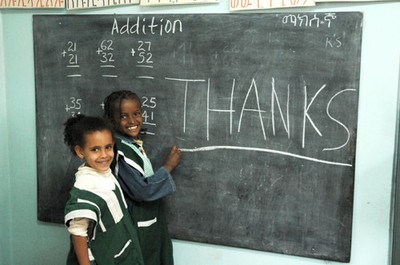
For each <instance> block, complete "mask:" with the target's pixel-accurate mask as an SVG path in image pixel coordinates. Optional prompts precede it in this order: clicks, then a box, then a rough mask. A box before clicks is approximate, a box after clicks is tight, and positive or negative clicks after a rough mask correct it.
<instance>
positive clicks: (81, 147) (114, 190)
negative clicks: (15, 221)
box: [64, 115, 144, 265]
mask: <svg viewBox="0 0 400 265" xmlns="http://www.w3.org/2000/svg"><path fill="white" fill-rule="evenodd" d="M64 125H65V130H64V141H65V143H66V144H67V145H68V147H69V148H70V150H71V152H72V153H73V154H74V155H77V156H78V157H79V158H81V159H82V160H83V161H84V164H83V165H82V166H80V167H79V169H78V171H77V173H76V174H75V176H76V180H75V183H74V186H73V188H72V189H71V192H70V195H71V196H70V199H69V200H68V202H67V204H66V207H65V224H66V226H67V228H68V231H69V232H70V234H71V243H72V244H71V249H70V252H69V254H68V259H67V264H68V265H70V264H71V265H72V264H79V265H88V264H91V265H94V264H96V265H114V264H115V265H117V264H123V265H144V261H143V257H142V253H141V250H140V246H139V242H138V236H137V231H136V228H135V226H134V225H133V222H132V220H131V218H130V215H129V213H128V211H127V204H126V201H125V199H124V196H123V193H122V190H121V187H120V185H119V183H118V181H117V180H116V179H115V177H114V176H113V174H112V173H111V169H110V165H111V163H112V161H113V158H114V150H113V147H114V138H113V132H112V129H111V127H110V126H109V125H108V124H107V123H106V122H105V121H104V120H103V119H102V118H97V117H87V116H83V115H78V116H76V117H72V118H70V119H68V120H67V122H66V123H65V124H64Z"/></svg>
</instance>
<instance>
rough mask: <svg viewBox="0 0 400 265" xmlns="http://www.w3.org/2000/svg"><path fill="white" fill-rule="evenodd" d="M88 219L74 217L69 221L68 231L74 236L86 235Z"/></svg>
mask: <svg viewBox="0 0 400 265" xmlns="http://www.w3.org/2000/svg"><path fill="white" fill-rule="evenodd" d="M88 227H89V219H87V218H75V219H72V220H71V221H70V222H69V226H68V232H69V233H70V234H71V235H74V236H88Z"/></svg>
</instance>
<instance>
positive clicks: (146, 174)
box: [104, 90, 181, 264]
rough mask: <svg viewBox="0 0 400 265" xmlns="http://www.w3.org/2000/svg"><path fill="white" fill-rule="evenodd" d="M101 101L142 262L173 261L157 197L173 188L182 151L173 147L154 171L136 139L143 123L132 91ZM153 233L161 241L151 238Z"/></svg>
mask: <svg viewBox="0 0 400 265" xmlns="http://www.w3.org/2000/svg"><path fill="white" fill-rule="evenodd" d="M104 102H105V103H104V116H105V118H106V119H108V120H109V121H110V122H111V124H113V125H114V129H115V130H116V137H117V139H116V148H117V154H118V155H117V158H116V163H115V175H116V176H117V177H118V180H119V182H120V184H121V187H122V189H123V191H124V193H125V194H126V195H128V198H127V202H128V204H129V210H130V214H131V217H132V219H133V221H134V223H137V226H138V229H139V239H140V245H141V249H142V252H143V257H144V259H145V261H146V262H145V263H146V264H159V263H158V262H159V261H160V260H162V263H163V264H173V255H172V243H171V239H170V236H169V232H168V227H167V224H166V222H165V219H166V218H165V212H164V210H163V205H162V203H161V200H159V199H160V198H162V197H164V196H166V195H168V194H170V193H172V192H173V191H174V190H175V184H174V181H173V180H172V176H171V174H170V172H171V171H172V170H173V169H174V168H175V167H176V166H177V165H178V164H179V161H180V158H181V151H180V150H179V149H178V148H177V147H176V146H173V147H172V150H171V152H170V154H169V156H168V157H167V160H166V162H165V166H164V167H162V168H160V169H159V170H158V171H157V172H156V173H154V171H153V167H152V165H151V162H150V160H149V158H148V157H147V155H146V152H145V151H144V148H143V141H141V140H140V139H139V135H140V133H141V131H142V125H143V114H142V107H141V106H142V104H141V101H140V98H139V97H138V96H137V95H136V94H135V93H133V92H131V91H128V90H119V91H116V92H113V93H111V94H110V95H109V96H108V97H107V98H106V99H105V101H104ZM141 200H143V201H141ZM148 227H151V229H149V228H148ZM155 236H156V237H161V238H163V240H153V238H154V237H155ZM155 253H157V254H158V256H159V257H157V255H155ZM161 253H164V254H163V255H162V254H161ZM154 258H155V260H156V261H157V262H156V263H154V262H155V261H154V260H153V259H154Z"/></svg>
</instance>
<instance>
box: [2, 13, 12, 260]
mask: <svg viewBox="0 0 400 265" xmlns="http://www.w3.org/2000/svg"><path fill="white" fill-rule="evenodd" d="M2 28H3V23H2V14H1V13H0V47H3V30H2ZM3 52H4V51H3V49H0V150H1V152H0V169H1V170H0V183H1V185H0V264H11V263H10V254H11V251H10V247H11V244H10V230H9V229H8V228H9V227H10V223H11V219H10V217H11V214H10V213H11V209H10V193H9V188H10V181H9V179H10V174H9V167H8V163H9V160H8V154H9V153H8V141H7V137H8V130H7V122H6V121H7V107H6V103H7V101H6V87H5V80H4V79H5V72H4V53H3Z"/></svg>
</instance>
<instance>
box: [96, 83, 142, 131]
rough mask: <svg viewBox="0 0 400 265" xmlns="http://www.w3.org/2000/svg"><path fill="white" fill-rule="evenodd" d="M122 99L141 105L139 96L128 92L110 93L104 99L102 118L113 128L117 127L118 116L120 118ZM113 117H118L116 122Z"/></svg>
mask: <svg viewBox="0 0 400 265" xmlns="http://www.w3.org/2000/svg"><path fill="white" fill-rule="evenodd" d="M124 99H134V100H137V101H138V102H139V105H140V106H141V105H142V102H141V100H140V98H139V96H138V95H137V94H136V93H134V92H132V91H129V90H118V91H115V92H112V93H111V94H110V95H108V96H107V97H106V98H105V99H104V115H103V117H104V118H105V119H106V120H108V121H109V122H110V123H112V124H113V125H114V128H118V127H119V123H120V120H119V119H120V116H121V102H122V100H124ZM115 117H118V118H117V119H118V120H116V118H115Z"/></svg>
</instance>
